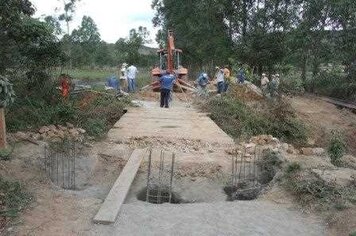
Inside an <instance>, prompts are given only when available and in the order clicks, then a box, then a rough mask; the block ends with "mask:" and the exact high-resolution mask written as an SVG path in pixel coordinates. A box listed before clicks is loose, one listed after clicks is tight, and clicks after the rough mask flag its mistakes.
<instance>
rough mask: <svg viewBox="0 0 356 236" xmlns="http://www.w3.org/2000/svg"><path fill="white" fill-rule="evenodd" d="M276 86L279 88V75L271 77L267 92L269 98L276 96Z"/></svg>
mask: <svg viewBox="0 0 356 236" xmlns="http://www.w3.org/2000/svg"><path fill="white" fill-rule="evenodd" d="M278 86H279V74H275V75H272V80H271V82H270V83H269V92H270V94H271V97H275V96H277V95H278Z"/></svg>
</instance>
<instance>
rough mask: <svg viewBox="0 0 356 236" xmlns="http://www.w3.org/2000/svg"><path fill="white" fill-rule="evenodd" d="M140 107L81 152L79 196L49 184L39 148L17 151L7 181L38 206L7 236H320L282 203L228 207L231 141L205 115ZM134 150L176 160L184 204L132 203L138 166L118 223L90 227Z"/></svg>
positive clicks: (313, 224) (176, 107)
mask: <svg viewBox="0 0 356 236" xmlns="http://www.w3.org/2000/svg"><path fill="white" fill-rule="evenodd" d="M141 105H142V107H137V108H134V109H131V110H129V111H128V113H127V114H125V115H124V116H123V117H122V119H121V120H120V121H118V122H117V124H116V125H115V126H114V128H113V129H111V130H110V132H109V133H108V137H107V139H106V140H104V141H102V142H99V143H96V144H95V145H94V147H92V148H89V149H88V150H87V153H88V154H87V158H88V159H89V160H91V161H89V162H90V163H91V166H90V167H88V161H87V162H86V168H85V171H86V172H88V177H87V178H86V179H82V180H78V181H82V183H81V186H83V188H81V189H80V190H77V191H66V190H62V189H60V188H58V187H56V186H54V185H53V184H51V183H49V182H48V180H47V178H46V176H45V174H44V173H43V170H42V169H41V168H40V167H39V164H38V162H39V161H40V159H39V156H41V151H42V149H41V148H40V147H38V146H34V145H32V144H29V145H24V146H22V147H21V148H20V149H18V150H17V151H16V153H15V158H14V159H13V160H12V161H11V162H10V165H12V167H11V168H12V170H13V171H12V172H11V173H8V174H9V175H12V174H14V173H17V172H19V171H20V170H21V172H25V173H26V177H20V178H19V179H20V180H21V179H23V180H25V181H27V183H28V188H30V189H32V190H33V193H34V195H35V196H36V198H35V201H34V203H33V204H32V205H31V207H30V208H29V209H27V210H26V211H25V212H24V214H23V216H22V217H21V218H20V222H19V223H18V224H17V225H16V226H14V227H13V228H11V230H9V231H8V233H9V235H281V236H284V235H325V232H326V228H325V226H324V225H323V223H322V221H321V220H318V219H317V218H315V217H310V216H306V215H305V214H302V213H301V212H299V211H297V210H295V209H293V206H292V205H291V204H290V202H288V201H279V203H277V201H275V200H277V199H272V200H273V201H272V200H269V198H261V199H259V200H255V201H249V202H246V201H235V202H227V201H226V198H227V197H226V195H225V194H224V192H223V187H224V186H225V185H226V183H227V182H228V181H229V178H230V177H229V176H230V173H231V170H230V168H231V166H230V165H231V156H230V155H229V154H228V153H227V150H228V149H231V147H232V145H234V144H233V140H232V139H231V138H230V137H229V136H228V135H226V134H225V133H224V132H223V131H222V130H221V129H220V128H219V127H218V126H217V125H216V124H214V123H213V122H212V121H211V120H210V119H209V118H208V117H207V116H206V115H205V114H202V113H199V112H197V111H196V110H195V109H193V108H192V107H188V106H187V105H186V104H184V103H180V102H178V101H177V102H175V103H173V106H172V108H171V109H161V108H159V107H158V104H157V103H156V102H141ZM137 147H153V148H156V149H164V150H170V151H174V152H175V153H176V155H177V161H176V162H177V163H176V174H175V176H176V178H175V180H174V191H175V192H177V193H179V194H180V196H181V197H182V199H185V200H187V201H188V202H189V203H188V204H178V205H173V204H162V205H154V204H148V203H145V202H141V201H139V200H138V199H137V197H136V196H137V194H138V193H139V192H140V190H141V189H142V188H143V187H144V186H145V184H146V176H147V174H146V169H147V163H146V162H144V163H143V164H142V165H141V168H140V170H139V173H138V175H137V177H136V179H135V181H134V183H133V185H132V187H131V189H130V192H129V195H128V197H127V199H126V201H125V204H124V205H123V209H122V212H121V215H120V216H119V218H118V220H117V222H116V223H115V224H114V225H109V226H105V225H95V224H93V222H92V219H93V217H94V215H95V214H96V212H97V210H98V209H99V207H100V205H101V203H102V202H103V200H104V199H105V197H106V195H107V193H108V191H109V190H110V187H111V186H112V184H113V182H114V181H115V180H116V178H117V177H118V175H119V173H120V171H121V170H122V167H123V166H124V164H125V162H126V160H127V159H128V157H129V156H130V154H131V152H132V150H133V149H134V148H137ZM28 150H33V151H32V152H29V151H28ZM24 160H26V162H24ZM29 180H31V181H29ZM263 199H264V200H263Z"/></svg>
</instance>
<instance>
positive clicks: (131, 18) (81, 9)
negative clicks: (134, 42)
mask: <svg viewBox="0 0 356 236" xmlns="http://www.w3.org/2000/svg"><path fill="white" fill-rule="evenodd" d="M31 2H32V4H33V5H34V6H35V8H36V10H37V11H36V13H35V17H38V18H41V17H43V16H45V15H57V16H58V15H59V14H60V12H62V11H63V10H61V11H59V12H56V10H55V9H56V8H60V9H63V2H62V0H60V1H59V0H31ZM151 2H152V1H151V0H81V1H80V2H78V3H77V8H76V11H75V13H74V18H73V21H72V22H71V23H70V30H73V29H75V28H77V27H78V26H79V25H80V23H81V20H82V18H83V16H84V15H87V16H90V17H91V18H92V19H93V20H94V22H95V23H96V25H97V27H98V29H99V33H100V36H101V39H102V40H104V41H106V42H108V43H115V42H116V41H117V40H118V39H119V38H126V37H128V35H129V31H130V29H132V28H136V29H137V28H138V27H139V26H144V27H147V29H148V31H149V32H150V37H151V39H152V43H151V44H149V45H147V46H151V47H156V46H157V44H156V42H155V40H154V39H155V35H156V32H157V30H158V29H157V28H153V25H152V21H151V20H152V18H153V16H154V10H152V8H151ZM63 29H65V27H63Z"/></svg>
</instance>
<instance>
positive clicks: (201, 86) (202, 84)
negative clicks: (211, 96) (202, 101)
mask: <svg viewBox="0 0 356 236" xmlns="http://www.w3.org/2000/svg"><path fill="white" fill-rule="evenodd" d="M196 83H197V86H198V95H199V96H204V97H207V96H208V90H207V85H208V84H209V77H208V74H207V73H201V74H200V75H199V77H198V79H197V80H196Z"/></svg>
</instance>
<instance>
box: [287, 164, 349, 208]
mask: <svg viewBox="0 0 356 236" xmlns="http://www.w3.org/2000/svg"><path fill="white" fill-rule="evenodd" d="M293 166H294V167H291V168H290V167H288V168H287V170H286V173H285V178H284V180H283V185H284V186H285V188H286V189H287V190H289V191H290V192H291V193H292V194H294V195H295V196H296V199H298V201H299V202H300V203H301V204H302V206H304V207H313V208H315V209H317V210H330V209H336V210H342V209H345V208H347V207H348V206H350V204H355V200H354V196H355V194H356V189H355V188H349V187H340V186H337V185H336V184H333V183H327V182H325V181H324V180H322V179H320V178H319V177H318V176H316V175H315V174H314V173H312V172H311V171H310V170H308V169H306V170H303V169H301V168H299V167H298V168H296V166H295V165H293ZM291 170H293V171H291Z"/></svg>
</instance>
